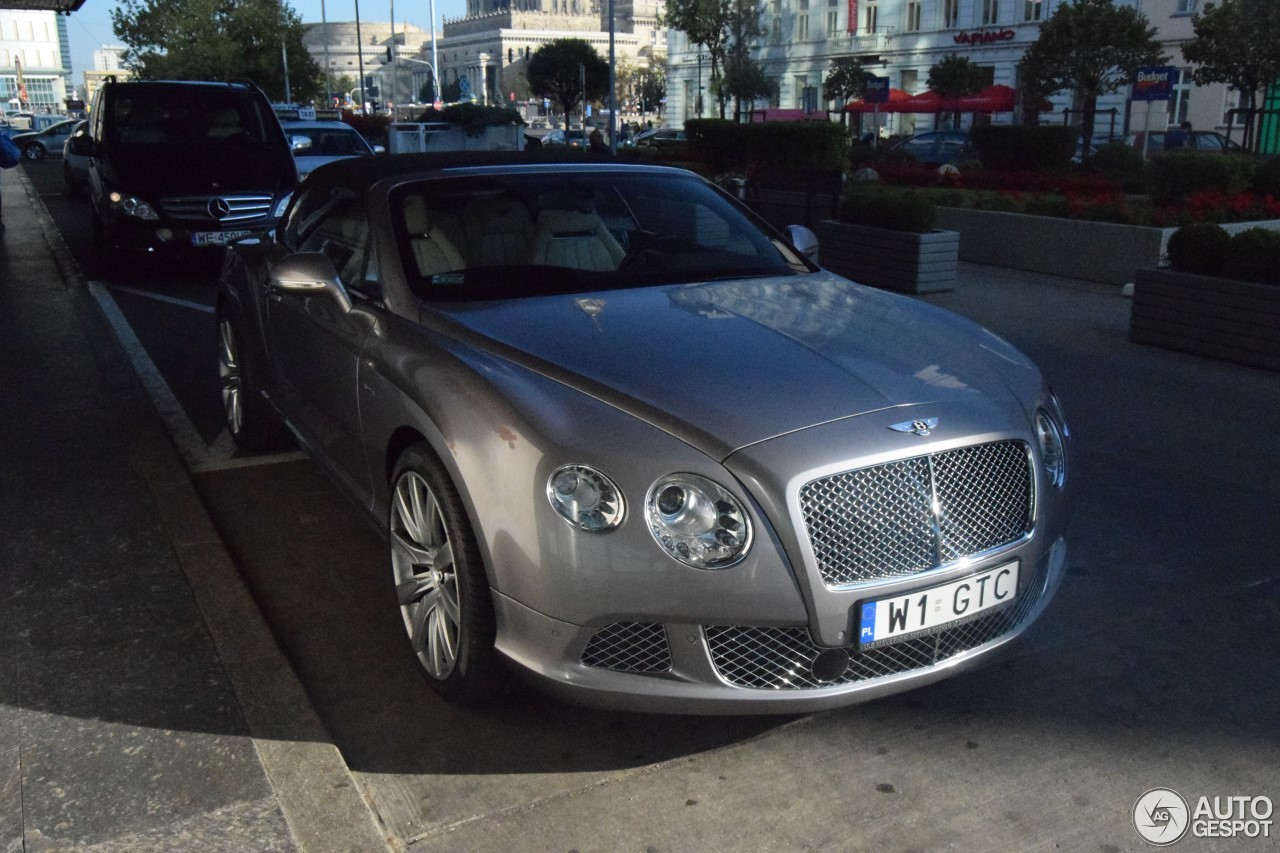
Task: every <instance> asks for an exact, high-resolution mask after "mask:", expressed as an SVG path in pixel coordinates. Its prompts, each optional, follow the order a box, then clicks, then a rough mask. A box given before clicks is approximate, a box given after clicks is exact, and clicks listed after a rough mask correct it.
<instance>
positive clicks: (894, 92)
mask: <svg viewBox="0 0 1280 853" xmlns="http://www.w3.org/2000/svg"><path fill="white" fill-rule="evenodd" d="M909 100H911V95H909V94H907V93H906V92H904V91H903V90H902V89H890V90H889V100H888V101H887V102H885V103H883V104H880V105H879V107H880V112H882V113H898V112H903V110H900V109H898V105H899V104H902V103H905V102H906V101H909ZM876 106H877V105H876V104H869V103H867V102H866V101H865V100H858V101H850V102H849V103H847V104H845V105H844V111H845V112H847V113H870V112H875V108H876Z"/></svg>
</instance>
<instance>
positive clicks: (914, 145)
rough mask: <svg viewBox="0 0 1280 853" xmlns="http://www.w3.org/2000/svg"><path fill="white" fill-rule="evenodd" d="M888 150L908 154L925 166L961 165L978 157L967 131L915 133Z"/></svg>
mask: <svg viewBox="0 0 1280 853" xmlns="http://www.w3.org/2000/svg"><path fill="white" fill-rule="evenodd" d="M890 150H892V151H901V152H903V153H905V154H910V155H911V156H912V157H914V158H915V159H916V160H919V161H920V162H921V163H923V164H924V165H926V166H941V165H943V164H944V163H951V164H955V163H962V162H964V161H965V160H972V159H974V158H975V157H977V156H978V155H977V151H976V150H975V149H974V147H973V143H972V142H971V141H970V140H969V131H967V130H930V131H928V132H926V133H917V134H916V135H915V136H908V137H907V138H906V139H903V140H902V141H901V142H899V143H898V144H897V145H894V146H893V148H892V149H890Z"/></svg>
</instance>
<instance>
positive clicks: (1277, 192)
mask: <svg viewBox="0 0 1280 853" xmlns="http://www.w3.org/2000/svg"><path fill="white" fill-rule="evenodd" d="M1253 191H1254V192H1255V193H1257V194H1258V195H1269V196H1271V197H1272V198H1280V158H1272V159H1270V160H1266V161H1264V162H1263V163H1262V164H1261V165H1259V166H1258V170H1257V171H1256V172H1255V173H1254V175H1253Z"/></svg>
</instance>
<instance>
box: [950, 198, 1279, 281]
mask: <svg viewBox="0 0 1280 853" xmlns="http://www.w3.org/2000/svg"><path fill="white" fill-rule="evenodd" d="M938 225H939V227H942V228H949V229H951V230H953V231H959V232H960V259H961V260H964V261H973V262H975V263H979V264H991V265H993V266H999V267H1012V268H1014V269H1020V270H1030V271H1032V272H1042V273H1048V274H1050V275H1062V276H1067V277H1069V278H1081V279H1085V280H1086V281H1101V282H1106V283H1108V284H1128V283H1129V282H1131V281H1133V271H1134V270H1135V269H1138V268H1140V267H1154V266H1156V265H1157V264H1159V263H1160V260H1161V256H1162V255H1164V253H1165V250H1166V247H1167V246H1168V245H1169V235H1171V234H1172V233H1173V232H1174V231H1175V230H1177V229H1175V228H1148V227H1145V226H1141V225H1116V224H1114V223H1111V222H1089V221H1087V220H1083V219H1059V218H1057V217H1053V216H1029V215H1027V214H1025V213H1000V212H997V211H993V210H966V209H963V208H958V207H940V208H938ZM1223 227H1224V228H1226V229H1227V231H1228V232H1229V233H1232V234H1234V233H1236V232H1238V231H1243V230H1245V229H1246V228H1270V229H1272V230H1280V221H1275V220H1270V221H1267V222H1233V223H1231V224H1229V225H1224V226H1223Z"/></svg>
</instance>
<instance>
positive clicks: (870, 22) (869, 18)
mask: <svg viewBox="0 0 1280 853" xmlns="http://www.w3.org/2000/svg"><path fill="white" fill-rule="evenodd" d="M879 20H880V4H879V3H877V2H875V0H867V6H866V8H865V9H863V11H862V25H863V26H862V29H863V31H864V32H866V33H867V34H868V35H870V34H871V33H874V32H875V31H876V25H877V24H878V22H879Z"/></svg>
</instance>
